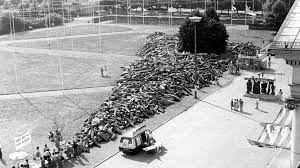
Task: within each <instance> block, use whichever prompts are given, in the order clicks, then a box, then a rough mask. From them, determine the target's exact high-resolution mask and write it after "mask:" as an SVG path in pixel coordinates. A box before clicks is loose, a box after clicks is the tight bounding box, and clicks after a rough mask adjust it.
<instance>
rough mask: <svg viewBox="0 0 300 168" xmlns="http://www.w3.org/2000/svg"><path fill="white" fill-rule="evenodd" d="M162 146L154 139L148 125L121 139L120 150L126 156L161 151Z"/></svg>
mask: <svg viewBox="0 0 300 168" xmlns="http://www.w3.org/2000/svg"><path fill="white" fill-rule="evenodd" d="M160 147H161V145H160V144H159V143H158V142H157V141H156V140H155V139H154V138H153V137H152V133H151V131H150V130H149V129H147V127H146V125H143V126H141V127H137V128H134V129H132V130H130V131H129V132H127V133H126V134H124V135H123V136H122V137H121V139H120V145H119V150H120V151H122V152H123V153H126V154H136V153H138V152H140V151H141V150H143V151H145V152H146V153H151V152H157V151H159V149H160Z"/></svg>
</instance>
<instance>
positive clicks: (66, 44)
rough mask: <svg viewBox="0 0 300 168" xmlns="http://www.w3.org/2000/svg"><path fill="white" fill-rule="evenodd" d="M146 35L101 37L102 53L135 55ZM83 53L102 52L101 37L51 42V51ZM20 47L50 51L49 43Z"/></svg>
mask: <svg viewBox="0 0 300 168" xmlns="http://www.w3.org/2000/svg"><path fill="white" fill-rule="evenodd" d="M146 36H147V34H145V33H126V34H116V35H104V36H101V53H109V54H121V55H131V56H132V55H135V53H136V51H137V50H138V49H139V48H141V47H142V46H143V44H144V42H145V37H146ZM72 41H73V51H81V52H95V53H98V52H99V50H100V40H99V36H91V37H80V38H72V39H70V38H69V39H63V40H55V41H53V42H51V49H54V50H66V51H72ZM16 46H18V47H27V48H39V49H49V45H48V42H47V41H35V42H31V43H18V44H16Z"/></svg>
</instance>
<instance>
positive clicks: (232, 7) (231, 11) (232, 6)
mask: <svg viewBox="0 0 300 168" xmlns="http://www.w3.org/2000/svg"><path fill="white" fill-rule="evenodd" d="M232 1H233V0H231V1H230V3H231V12H230V25H231V34H232V29H233V27H232V12H233V3H232Z"/></svg>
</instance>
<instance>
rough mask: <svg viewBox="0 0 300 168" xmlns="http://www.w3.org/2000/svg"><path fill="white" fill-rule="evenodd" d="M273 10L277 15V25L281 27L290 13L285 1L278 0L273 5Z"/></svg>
mask: <svg viewBox="0 0 300 168" xmlns="http://www.w3.org/2000/svg"><path fill="white" fill-rule="evenodd" d="M272 12H273V15H274V16H275V25H276V26H278V27H280V26H281V24H282V23H283V21H284V19H285V17H286V15H287V14H288V9H287V7H286V5H285V3H284V2H282V1H281V0H279V1H277V2H276V3H275V4H274V5H273V6H272Z"/></svg>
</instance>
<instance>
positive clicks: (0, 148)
mask: <svg viewBox="0 0 300 168" xmlns="http://www.w3.org/2000/svg"><path fill="white" fill-rule="evenodd" d="M0 160H2V147H1V145H0Z"/></svg>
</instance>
